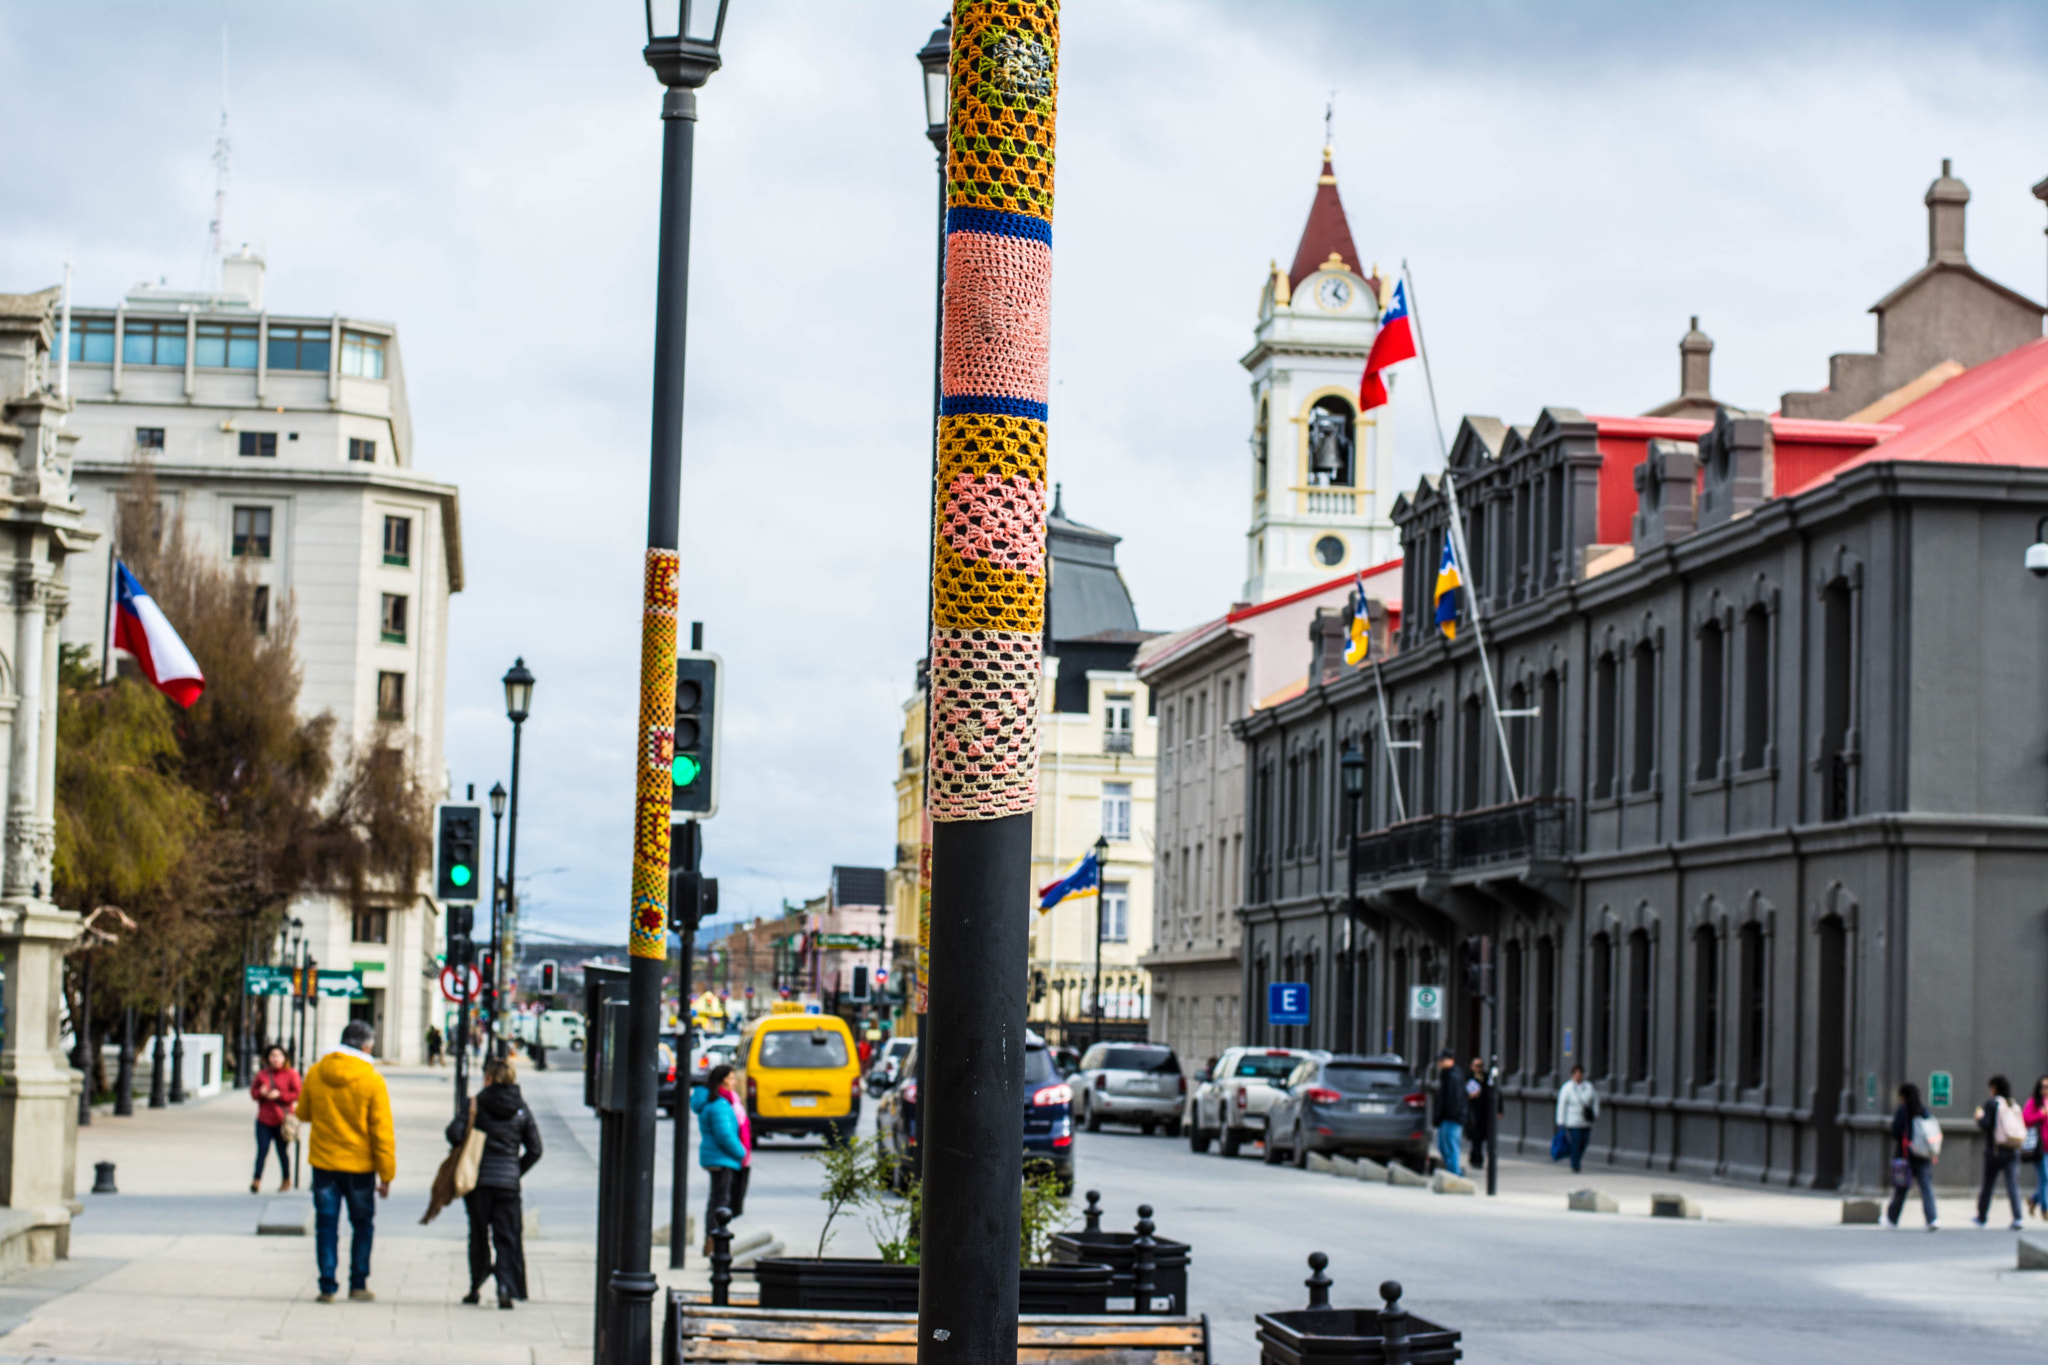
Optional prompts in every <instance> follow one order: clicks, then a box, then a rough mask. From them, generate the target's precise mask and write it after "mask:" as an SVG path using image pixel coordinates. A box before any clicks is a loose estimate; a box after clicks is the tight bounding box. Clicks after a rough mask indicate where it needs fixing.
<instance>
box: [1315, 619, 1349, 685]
mask: <svg viewBox="0 0 2048 1365" xmlns="http://www.w3.org/2000/svg"><path fill="white" fill-rule="evenodd" d="M1345 625H1346V622H1345V616H1344V609H1343V608H1342V607H1317V608H1316V616H1315V620H1313V621H1311V622H1309V627H1308V642H1309V655H1308V685H1309V686H1310V687H1321V686H1324V685H1325V684H1328V683H1333V682H1335V681H1337V679H1338V678H1339V677H1341V676H1342V675H1343V672H1344V647H1345V645H1346V643H1347V641H1346V639H1345V634H1344V628H1345Z"/></svg>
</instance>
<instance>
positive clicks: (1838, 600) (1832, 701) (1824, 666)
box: [1820, 579, 1855, 820]
mask: <svg viewBox="0 0 2048 1365" xmlns="http://www.w3.org/2000/svg"><path fill="white" fill-rule="evenodd" d="M1851 605H1852V604H1851V601H1850V597H1849V585H1848V584H1847V583H1844V582H1842V581H1841V580H1840V579H1837V580H1836V581H1834V582H1833V583H1830V584H1829V585H1828V588H1827V592H1826V593H1825V594H1824V595H1823V597H1822V609H1821V629H1822V636H1821V685H1820V696H1821V703H1820V706H1821V719H1820V755H1821V781H1822V784H1823V785H1822V787H1821V818H1822V819H1823V820H1846V819H1848V818H1849V808H1850V804H1851V803H1850V800H1849V764H1850V761H1851V754H1850V752H1849V731H1850V727H1851V726H1852V725H1853V723H1854V714H1855V709H1854V697H1855V691H1854V688H1855V674H1854V667H1855V658H1854V654H1853V652H1852V651H1853V648H1854V646H1853V643H1852V640H1851V637H1850V632H1849V625H1850V620H1849V612H1850V607H1851Z"/></svg>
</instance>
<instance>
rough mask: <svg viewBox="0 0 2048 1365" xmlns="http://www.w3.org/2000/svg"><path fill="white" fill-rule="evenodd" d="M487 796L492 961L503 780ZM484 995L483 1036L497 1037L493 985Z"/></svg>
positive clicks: (501, 901)
mask: <svg viewBox="0 0 2048 1365" xmlns="http://www.w3.org/2000/svg"><path fill="white" fill-rule="evenodd" d="M490 799H491V938H490V943H491V961H492V962H496V961H497V960H498V916H499V915H501V914H503V913H504V909H505V883H504V881H503V880H502V879H501V878H500V876H499V873H498V844H499V840H500V837H501V835H502V834H503V833H504V828H505V784H504V783H502V782H493V783H492V784H491V794H490ZM494 975H495V973H494ZM478 980H479V981H480V982H481V980H482V978H481V977H479V978H478ZM483 996H484V1009H483V1011H482V1013H483V1016H484V1018H483V1025H484V1037H485V1038H486V1039H489V1038H493V1037H496V1036H497V1031H498V1030H497V1019H496V1013H497V1000H498V997H497V994H496V992H495V991H493V990H492V989H491V988H490V987H489V986H485V987H484V991H483ZM467 1014H468V1012H467V1011H466V1010H465V1011H464V1016H465V1017H464V1018H463V1021H462V1045H463V1048H464V1049H465V1050H467V1049H468V1047H469V1043H470V1028H471V1022H470V1020H469V1018H468V1017H467ZM484 1055H485V1056H489V1055H490V1053H489V1051H488V1049H486V1051H485V1053H484Z"/></svg>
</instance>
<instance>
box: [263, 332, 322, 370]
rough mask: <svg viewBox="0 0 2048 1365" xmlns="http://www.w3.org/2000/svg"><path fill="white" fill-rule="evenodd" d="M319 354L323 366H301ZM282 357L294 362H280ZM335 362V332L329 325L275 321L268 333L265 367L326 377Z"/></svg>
mask: <svg viewBox="0 0 2048 1365" xmlns="http://www.w3.org/2000/svg"><path fill="white" fill-rule="evenodd" d="M314 353H317V355H318V357H319V361H320V363H319V364H317V365H305V364H301V363H299V362H300V361H301V360H304V359H306V358H308V356H309V355H311V354H314ZM280 356H289V357H290V359H289V360H288V361H286V360H280V359H279V357H280ZM333 363H334V332H333V328H332V326H331V325H330V324H328V323H324V322H323V323H301V322H273V323H271V324H270V325H269V326H268V327H267V328H265V331H264V338H263V368H264V369H265V370H266V371H289V372H290V373H293V374H326V373H327V372H328V370H329V369H330V368H332V366H333Z"/></svg>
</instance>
